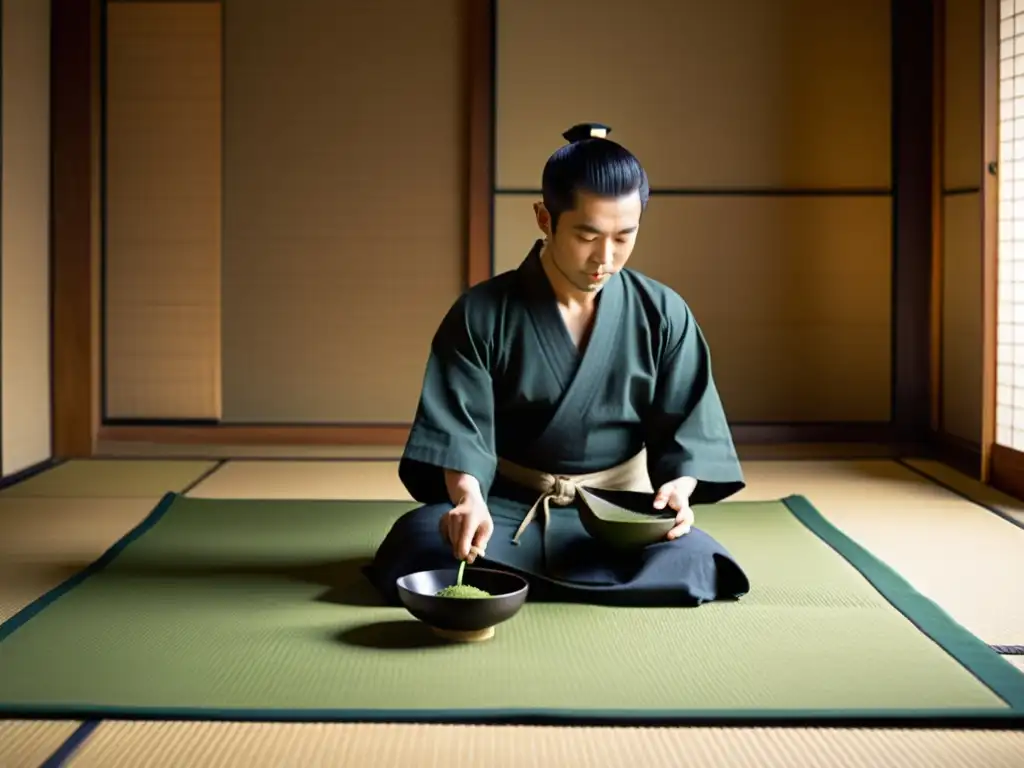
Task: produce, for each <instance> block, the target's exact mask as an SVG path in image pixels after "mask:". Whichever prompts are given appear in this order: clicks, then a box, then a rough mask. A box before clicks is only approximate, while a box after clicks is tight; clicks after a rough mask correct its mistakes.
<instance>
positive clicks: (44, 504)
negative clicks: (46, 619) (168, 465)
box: [0, 497, 159, 766]
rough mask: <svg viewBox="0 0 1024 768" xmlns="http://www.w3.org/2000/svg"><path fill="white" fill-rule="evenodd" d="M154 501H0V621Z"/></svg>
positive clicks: (97, 550) (103, 546)
mask: <svg viewBox="0 0 1024 768" xmlns="http://www.w3.org/2000/svg"><path fill="white" fill-rule="evenodd" d="M158 501H159V497H151V498H148V499H145V498H143V499H71V498H64V499H61V498H53V499H38V498H37V499H33V498H25V499H19V498H4V497H0V531H2V536H0V622H2V621H6V620H7V619H8V618H10V617H11V616H13V615H14V614H15V613H17V612H18V611H20V610H21V609H22V608H24V607H25V606H26V605H28V604H29V603H31V602H32V601H33V600H35V599H36V598H38V597H39V596H41V595H42V594H44V593H46V592H48V591H49V590H51V589H53V588H54V587H56V586H58V585H59V584H60V583H61V582H63V581H64V580H65V579H67V578H69V577H70V576H73V575H74V573H75V572H76V571H77V570H78V569H80V568H81V566H82V564H83V563H89V562H92V561H93V560H95V559H96V558H98V557H99V556H100V555H102V554H103V552H104V551H106V550H107V549H108V548H109V547H110V546H111V545H112V544H113V543H114V542H116V541H117V540H118V539H119V538H121V537H122V536H124V534H125V533H127V532H128V531H129V530H131V529H132V528H134V527H135V526H136V525H137V524H138V523H139V522H141V521H142V519H143V518H145V517H146V515H148V514H149V513H150V511H152V509H153V507H154V506H155V505H156V503H157V502H158ZM2 765H3V764H2V763H0V766H2Z"/></svg>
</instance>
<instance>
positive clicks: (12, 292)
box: [0, 0, 51, 476]
mask: <svg viewBox="0 0 1024 768" xmlns="http://www.w3.org/2000/svg"><path fill="white" fill-rule="evenodd" d="M2 6H3V41H2V50H3V70H2V71H3V83H2V86H3V87H2V91H3V104H2V112H3V123H2V136H3V183H2V188H0V197H2V219H0V231H2V241H0V257H2V258H0V286H2V290H0V306H2V310H0V312H2V316H0V325H2V337H0V350H2V363H0V365H2V373H0V375H2V386H0V390H2V413H0V432H2V456H0V467H2V469H3V474H4V475H5V476H7V475H11V474H14V473H16V472H19V471H20V470H22V469H26V468H28V467H30V466H32V465H33V464H37V463H38V462H41V461H45V460H46V459H49V458H50V456H51V441H50V300H49V290H50V287H49V286H50V275H49V270H50V257H49V226H50V225H49V194H50V189H49V174H50V159H49V133H50V126H49V119H50V118H49V77H50V3H49V2H47V0H2Z"/></svg>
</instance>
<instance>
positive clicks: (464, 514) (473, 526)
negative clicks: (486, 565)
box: [440, 494, 494, 565]
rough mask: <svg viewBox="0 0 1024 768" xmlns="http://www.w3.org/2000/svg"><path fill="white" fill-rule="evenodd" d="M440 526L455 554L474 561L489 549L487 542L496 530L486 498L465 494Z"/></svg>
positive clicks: (442, 535)
mask: <svg viewBox="0 0 1024 768" xmlns="http://www.w3.org/2000/svg"><path fill="white" fill-rule="evenodd" d="M440 529H441V538H443V539H444V540H445V542H447V543H448V544H450V545H451V548H452V554H453V555H455V558H456V559H457V560H465V561H466V563H467V564H468V565H472V563H473V561H474V560H476V558H477V556H478V555H481V556H482V555H483V554H484V550H485V549H487V542H488V541H490V538H491V534H492V533H494V521H492V520H491V513H490V511H489V510H488V509H487V504H486V502H485V501H484V500H483V498H481V497H480V496H479V495H477V494H466V495H465V496H463V497H462V499H461V500H460V501H459V503H458V504H457V505H456V506H455V507H454V508H453V509H451V510H450V511H449V512H447V513H445V514H444V515H443V516H442V517H441V524H440Z"/></svg>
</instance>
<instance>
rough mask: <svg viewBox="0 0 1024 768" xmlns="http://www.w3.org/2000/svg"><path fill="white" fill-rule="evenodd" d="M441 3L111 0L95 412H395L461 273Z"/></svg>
mask: <svg viewBox="0 0 1024 768" xmlns="http://www.w3.org/2000/svg"><path fill="white" fill-rule="evenodd" d="M221 5H223V24H224V28H223V37H221V32H220V26H219V25H220V23H221V21H220V16H219V15H218V14H217V13H216V11H217V9H218V6H221ZM460 7H461V2H460V0H436V1H435V2H414V3H410V2H408V0H360V1H359V2H353V3H345V4H344V5H343V6H342V5H341V4H339V3H338V2H337V1H336V0H301V2H291V3H282V2H280V1H279V0H228V2H226V3H224V4H200V5H197V4H194V3H180V4H166V3H160V4H152V3H144V2H140V3H129V4H121V3H118V4H115V5H112V6H111V7H110V10H111V15H110V22H111V23H110V26H109V33H110V42H109V50H110V57H111V64H112V65H113V66H112V68H111V73H110V76H109V84H110V94H111V97H112V98H111V108H110V118H111V124H112V125H113V126H114V130H113V131H112V132H111V134H109V142H110V144H111V146H114V145H115V143H116V146H117V149H115V150H113V151H111V152H110V153H109V155H108V164H107V173H108V203H109V206H110V207H109V209H108V246H107V247H108V250H107V286H108V297H107V303H106V309H107V323H108V338H107V344H108V346H107V354H108V361H107V369H106V376H107V389H108V392H109V400H108V408H109V412H108V415H109V416H122V417H135V418H210V417H218V416H221V417H223V419H224V420H225V421H227V422H258V423H275V422H276V423H316V422H348V423H352V422H356V423H358V422H362V423H366V422H369V423H374V422H378V423H379V422H397V423H402V422H408V421H409V420H411V417H412V415H413V411H414V409H415V406H416V399H417V396H418V393H419V385H420V381H421V377H422V370H423V364H424V362H425V359H426V353H427V349H428V346H429V343H430V338H431V336H432V334H433V331H434V328H435V327H436V324H437V323H438V321H439V320H440V318H441V316H442V314H443V313H444V312H445V310H446V309H447V308H448V306H449V305H450V304H451V302H452V301H454V299H455V298H456V297H457V296H458V293H459V291H460V290H461V288H462V270H463V264H464V262H465V247H464V245H463V241H464V237H463V231H464V227H465V224H464V211H465V199H466V198H465V190H464V188H463V187H464V183H463V154H464V153H463V150H462V146H463V141H464V126H463V120H464V105H463V99H464V97H463V93H462V71H461V66H462V39H461V31H462V26H461V24H462V19H461V17H460ZM397 20H400V23H399V22H398V21H397ZM221 39H223V45H221V44H220V43H221ZM222 71H223V91H221V87H220V78H221V72H222ZM221 104H222V105H223V107H222V109H221ZM222 125H223V143H221V126H222Z"/></svg>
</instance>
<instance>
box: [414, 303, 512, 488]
mask: <svg viewBox="0 0 1024 768" xmlns="http://www.w3.org/2000/svg"><path fill="white" fill-rule="evenodd" d="M471 308H472V305H471V301H470V296H469V295H468V294H464V295H463V296H462V297H461V298H460V299H459V300H458V301H457V302H456V303H455V304H454V305H453V306H452V308H451V309H450V310H449V311H448V313H447V315H445V318H444V320H443V321H442V322H441V325H440V327H439V328H438V330H437V332H436V333H435V335H434V338H433V341H432V343H431V346H430V354H429V356H428V358H427V365H426V372H425V374H424V377H423V386H422V389H421V392H420V398H419V404H418V405H417V408H416V415H415V418H414V421H413V425H412V429H411V430H410V433H409V439H408V441H407V443H406V446H405V451H404V453H403V455H402V459H401V462H400V463H399V468H398V474H399V478H400V479H401V481H402V483H403V485H404V486H405V488H406V490H408V491H409V493H410V494H411V495H412V497H413V498H414V499H416V500H417V501H420V502H422V503H424V504H436V503H444V502H448V501H449V498H448V492H447V490H446V488H445V482H444V471H445V470H446V469H449V470H453V471H456V472H462V473H465V474H468V475H472V476H473V477H474V478H476V479H477V480H478V481H479V483H480V487H481V489H482V490H483V493H484V495H485V497H486V495H487V493H488V491H489V489H490V486H491V484H492V483H493V481H494V473H495V469H496V467H497V459H496V454H495V447H494V391H493V384H492V380H491V374H490V365H489V359H490V356H491V353H490V350H491V347H492V343H491V339H490V337H489V334H488V333H487V332H486V330H485V329H486V327H487V326H488V323H487V322H486V317H484V318H482V319H481V318H480V317H479V315H480V314H481V313H480V312H471ZM481 329H484V330H483V331H482V330H481Z"/></svg>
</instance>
